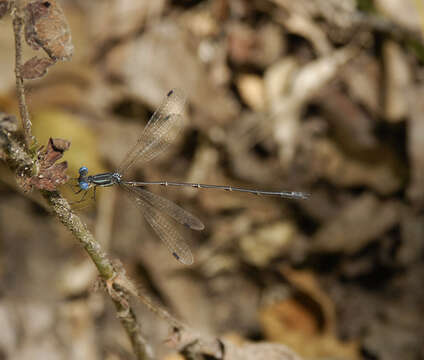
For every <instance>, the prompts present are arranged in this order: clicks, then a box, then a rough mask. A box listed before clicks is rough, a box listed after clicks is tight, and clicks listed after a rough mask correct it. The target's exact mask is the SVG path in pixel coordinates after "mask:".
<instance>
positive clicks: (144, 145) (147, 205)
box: [78, 89, 308, 265]
mask: <svg viewBox="0 0 424 360" xmlns="http://www.w3.org/2000/svg"><path fill="white" fill-rule="evenodd" d="M184 104H185V96H184V95H183V93H182V92H181V91H180V90H178V89H174V90H171V91H170V92H168V94H167V95H166V97H165V99H164V100H163V101H162V103H161V105H160V106H159V108H158V109H157V110H156V111H155V113H154V114H153V115H152V117H151V118H150V120H149V122H148V123H147V125H146V127H145V128H144V130H143V131H142V133H141V135H140V137H139V138H138V140H137V142H136V144H135V145H134V146H133V148H132V149H131V150H130V151H129V152H128V154H127V155H126V156H125V158H124V160H123V162H122V163H121V165H120V167H119V168H118V169H117V170H116V171H115V172H108V173H103V174H96V175H88V169H87V168H86V167H85V166H82V167H81V168H80V169H79V178H78V185H79V188H80V190H79V192H81V191H84V192H85V193H84V195H83V198H84V197H85V195H86V194H87V190H89V189H90V188H92V187H93V188H94V191H95V190H96V188H97V187H98V186H112V185H118V186H120V187H121V188H122V189H124V190H126V191H127V192H128V193H130V195H132V196H131V198H132V199H133V200H134V202H135V203H136V205H137V207H138V208H139V209H140V211H141V212H142V213H143V215H144V217H145V219H146V220H147V222H148V223H149V224H150V225H151V227H152V228H153V229H154V230H155V231H156V233H157V234H158V236H159V238H160V239H161V240H162V241H163V242H164V243H165V245H166V246H167V247H168V249H169V251H170V252H171V253H172V255H173V256H174V257H175V258H176V259H177V260H178V261H180V262H181V263H183V264H186V265H190V264H192V263H193V255H192V253H191V250H190V248H189V246H188V245H187V243H186V242H185V241H184V239H183V238H182V236H181V235H180V234H179V232H178V231H177V230H176V229H175V227H174V225H173V224H172V222H171V221H170V219H169V217H170V218H172V219H174V220H175V221H177V222H178V223H180V224H183V225H185V226H187V227H188V228H190V229H192V230H203V229H204V225H203V223H202V222H201V221H200V220H199V219H198V218H197V217H196V216H194V215H192V214H190V213H189V212H188V211H186V210H184V209H183V208H181V207H180V206H178V205H177V204H175V203H173V202H172V201H170V200H167V199H165V198H163V197H161V196H159V195H156V194H154V193H152V192H150V191H148V190H146V189H145V187H146V186H148V185H162V186H178V187H183V186H185V187H193V188H198V189H220V190H226V191H239V192H245V193H250V194H256V195H265V196H279V197H282V198H287V199H306V198H307V197H308V195H307V194H305V193H303V192H296V191H265V190H256V189H245V188H239V187H233V186H228V185H208V184H195V183H184V182H171V181H129V180H127V179H126V178H125V174H126V173H127V171H128V169H129V168H130V167H131V166H132V165H134V163H135V162H141V163H147V162H148V161H150V160H152V159H153V158H155V157H156V156H157V155H159V154H160V153H161V152H162V151H164V150H165V149H166V148H167V147H168V146H169V145H170V144H171V143H172V141H173V140H174V139H175V137H176V136H177V134H178V130H180V128H181V127H182V124H183V121H182V115H181V113H182V111H183V108H184Z"/></svg>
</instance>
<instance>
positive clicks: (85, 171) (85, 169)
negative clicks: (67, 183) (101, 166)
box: [78, 166, 88, 176]
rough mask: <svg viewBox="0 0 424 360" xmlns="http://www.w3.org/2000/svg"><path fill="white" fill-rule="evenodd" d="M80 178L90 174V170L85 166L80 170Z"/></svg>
mask: <svg viewBox="0 0 424 360" xmlns="http://www.w3.org/2000/svg"><path fill="white" fill-rule="evenodd" d="M78 172H79V174H80V176H85V175H87V174H88V169H87V167H85V166H81V167H80V168H79V170H78Z"/></svg>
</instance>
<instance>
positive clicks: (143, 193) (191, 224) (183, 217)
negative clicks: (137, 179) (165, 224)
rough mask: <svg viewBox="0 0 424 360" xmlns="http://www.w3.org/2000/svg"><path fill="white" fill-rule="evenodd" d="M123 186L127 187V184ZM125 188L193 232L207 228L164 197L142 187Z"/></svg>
mask: <svg viewBox="0 0 424 360" xmlns="http://www.w3.org/2000/svg"><path fill="white" fill-rule="evenodd" d="M123 184H124V186H125V182H124V183H123ZM125 187H126V188H127V189H128V190H130V191H132V192H134V193H135V194H136V197H139V198H142V199H143V200H144V201H146V202H148V203H149V204H150V205H152V206H153V207H155V208H156V209H158V210H159V211H161V212H163V213H165V214H167V215H169V216H170V217H172V218H173V219H174V220H175V221H177V222H179V223H180V224H182V225H184V226H187V227H188V228H190V229H192V230H203V229H204V228H205V225H203V223H202V222H201V221H200V220H199V219H198V218H197V217H196V216H194V215H193V214H191V213H189V212H188V211H187V210H184V209H183V208H182V207H180V206H178V205H177V204H175V203H174V202H172V201H170V200H168V199H166V198H164V197H162V196H159V195H156V194H154V193H152V192H150V191H148V190H146V189H143V188H142V187H135V186H125Z"/></svg>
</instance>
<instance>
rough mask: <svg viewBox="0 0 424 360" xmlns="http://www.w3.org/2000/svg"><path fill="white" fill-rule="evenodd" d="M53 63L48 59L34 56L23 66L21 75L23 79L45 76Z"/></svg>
mask: <svg viewBox="0 0 424 360" xmlns="http://www.w3.org/2000/svg"><path fill="white" fill-rule="evenodd" d="M54 63H55V61H54V60H52V59H49V58H39V57H38V56H34V57H32V58H31V59H29V60H28V61H27V62H26V63H25V64H24V66H23V69H22V74H23V77H24V79H38V78H41V77H43V76H44V75H46V73H47V69H48V68H49V67H50V66H52V65H53V64H54Z"/></svg>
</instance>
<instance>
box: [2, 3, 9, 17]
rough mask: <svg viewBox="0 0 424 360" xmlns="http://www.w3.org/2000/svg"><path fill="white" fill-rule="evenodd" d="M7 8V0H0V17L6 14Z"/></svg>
mask: <svg viewBox="0 0 424 360" xmlns="http://www.w3.org/2000/svg"><path fill="white" fill-rule="evenodd" d="M8 10H9V0H0V19H1V18H2V17H3V16H4V15H6V13H7V11H8Z"/></svg>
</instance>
